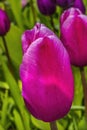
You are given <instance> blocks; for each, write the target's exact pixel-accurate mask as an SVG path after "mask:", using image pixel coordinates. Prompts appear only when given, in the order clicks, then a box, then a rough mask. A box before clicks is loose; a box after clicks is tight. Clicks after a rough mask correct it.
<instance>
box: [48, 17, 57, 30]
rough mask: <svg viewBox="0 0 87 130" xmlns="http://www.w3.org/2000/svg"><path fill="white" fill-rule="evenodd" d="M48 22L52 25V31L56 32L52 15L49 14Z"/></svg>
mask: <svg viewBox="0 0 87 130" xmlns="http://www.w3.org/2000/svg"><path fill="white" fill-rule="evenodd" d="M50 22H51V25H52V27H53V31H54V32H56V31H57V30H56V28H55V25H54V20H53V17H52V16H50Z"/></svg>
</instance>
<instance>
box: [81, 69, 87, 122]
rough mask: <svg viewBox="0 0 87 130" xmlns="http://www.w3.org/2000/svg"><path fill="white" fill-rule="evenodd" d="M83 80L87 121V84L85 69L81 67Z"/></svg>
mask: <svg viewBox="0 0 87 130" xmlns="http://www.w3.org/2000/svg"><path fill="white" fill-rule="evenodd" d="M80 74H81V80H82V85H83V94H84V105H85V117H86V120H87V83H86V77H85V72H84V68H83V67H80Z"/></svg>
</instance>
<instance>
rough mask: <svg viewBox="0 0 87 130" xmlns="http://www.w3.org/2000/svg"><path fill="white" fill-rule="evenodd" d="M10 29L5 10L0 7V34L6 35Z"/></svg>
mask: <svg viewBox="0 0 87 130" xmlns="http://www.w3.org/2000/svg"><path fill="white" fill-rule="evenodd" d="M9 29H10V20H9V18H8V16H7V14H6V12H5V11H4V10H2V9H0V36H4V35H6V33H7V32H8V31H9Z"/></svg>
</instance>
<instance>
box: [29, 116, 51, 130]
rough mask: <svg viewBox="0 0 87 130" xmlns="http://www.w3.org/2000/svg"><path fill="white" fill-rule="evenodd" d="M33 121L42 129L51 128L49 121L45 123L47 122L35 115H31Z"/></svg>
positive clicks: (48, 129)
mask: <svg viewBox="0 0 87 130" xmlns="http://www.w3.org/2000/svg"><path fill="white" fill-rule="evenodd" d="M31 121H32V123H33V124H34V125H35V126H36V127H37V128H39V129H41V130H50V125H49V123H45V122H43V121H41V120H37V119H36V118H34V117H33V116H31Z"/></svg>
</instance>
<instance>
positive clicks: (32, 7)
mask: <svg viewBox="0 0 87 130" xmlns="http://www.w3.org/2000/svg"><path fill="white" fill-rule="evenodd" d="M30 4H31V9H32V14H33V20H34V24H35V23H36V13H35V8H34V2H33V0H30Z"/></svg>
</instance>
